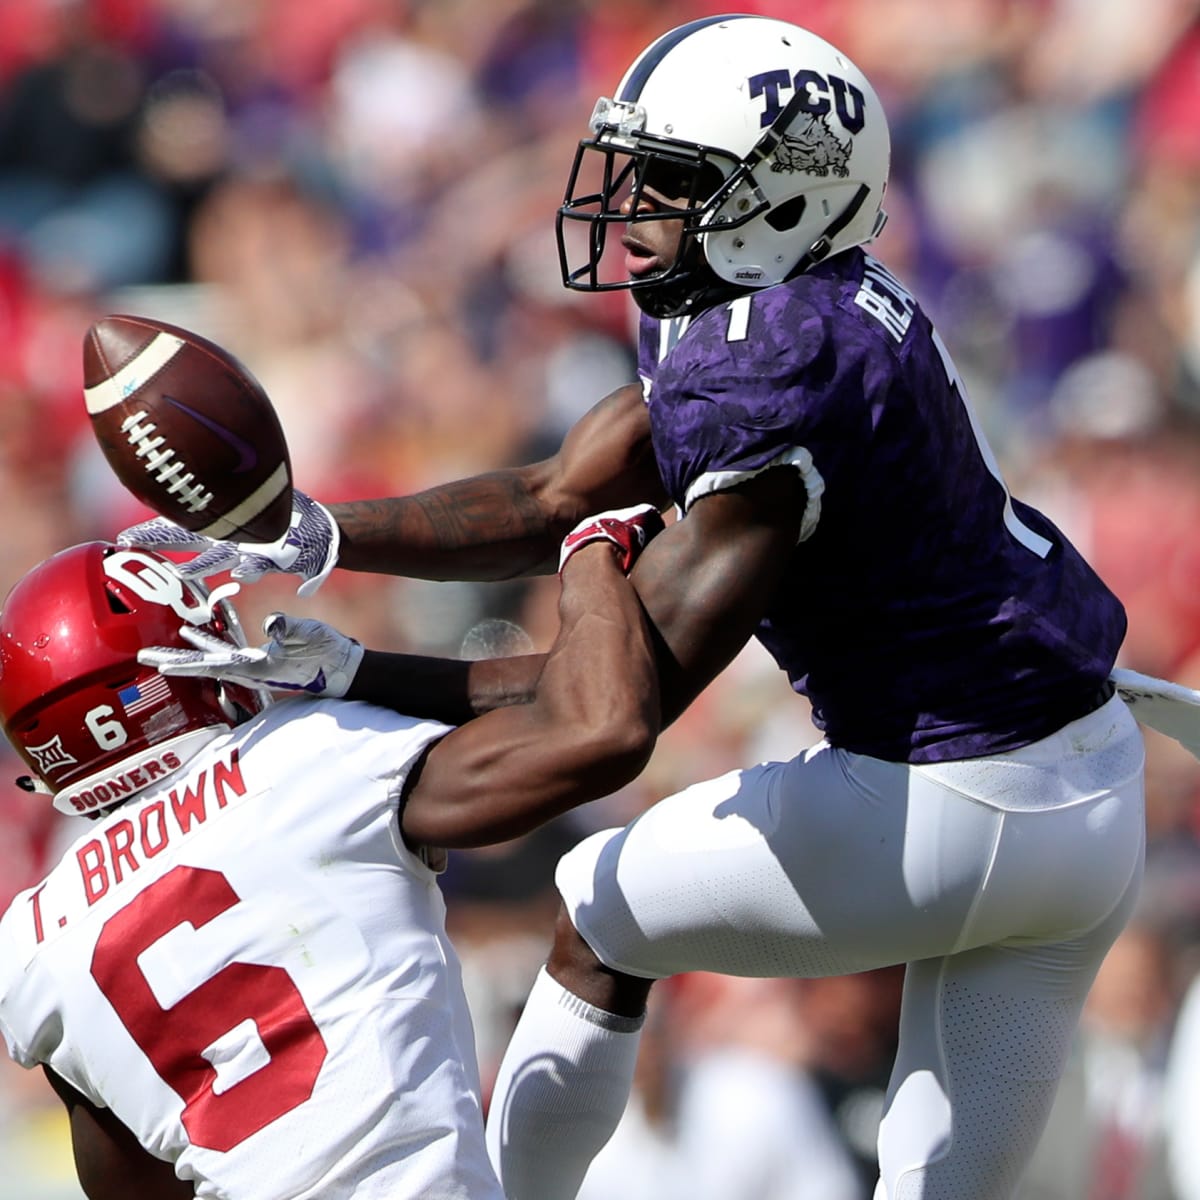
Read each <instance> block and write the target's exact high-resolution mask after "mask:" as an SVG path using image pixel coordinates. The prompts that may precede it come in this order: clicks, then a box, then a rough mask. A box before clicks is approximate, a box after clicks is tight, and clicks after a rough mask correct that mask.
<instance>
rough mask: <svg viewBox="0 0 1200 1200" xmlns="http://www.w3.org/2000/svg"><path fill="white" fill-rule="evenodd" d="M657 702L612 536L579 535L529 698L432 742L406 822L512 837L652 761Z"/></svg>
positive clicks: (460, 839)
mask: <svg viewBox="0 0 1200 1200" xmlns="http://www.w3.org/2000/svg"><path fill="white" fill-rule="evenodd" d="M518 661H520V660H518ZM529 661H530V662H534V661H536V660H534V659H531V660H529ZM658 713H659V701H658V687H657V679H656V674H655V665H654V647H653V644H652V640H651V636H650V630H649V628H648V626H647V624H646V620H645V617H644V614H643V613H642V609H641V605H640V603H639V602H638V599H637V595H636V593H635V592H634V590H633V588H632V587H631V586H630V584H629V581H628V580H627V579H626V578H625V576H624V575H622V574H621V571H620V568H619V567H618V566H617V564H616V560H615V557H614V552H613V548H612V547H611V546H609V545H608V544H606V543H598V544H596V545H592V546H587V547H584V548H583V549H582V550H580V551H578V552H577V553H576V554H575V555H574V556H573V557H572V559H571V560H570V562H569V563H568V564H567V566H566V568H565V570H564V572H563V590H562V596H561V598H560V601H559V632H558V636H557V638H556V639H555V643H554V645H553V647H552V648H551V649H550V652H549V654H548V655H546V657H545V660H544V662H543V663H542V665H541V670H540V673H539V675H538V677H537V686H536V690H535V692H534V694H533V697H532V700H531V701H530V702H529V703H525V704H517V705H513V706H511V707H507V708H498V709H496V710H495V711H493V712H489V713H487V714H485V715H484V716H482V717H480V718H479V719H478V720H476V721H471V722H470V723H469V724H466V725H463V726H461V727H460V728H458V729H456V730H454V731H453V732H452V733H450V734H448V735H447V736H446V737H445V738H443V739H442V740H441V741H440V742H438V743H437V745H436V746H434V747H433V749H432V750H431V751H430V752H429V753H428V755H427V756H426V758H425V761H424V763H423V764H422V765H421V767H420V770H419V772H418V773H417V775H416V778H415V781H413V782H412V783H411V784H410V787H409V790H408V795H407V798H406V803H405V807H404V812H403V817H402V824H403V829H404V834H405V836H406V837H407V838H408V839H409V840H410V841H413V842H418V843H425V844H427V845H435V846H473V845H484V844H488V843H492V842H499V841H507V840H508V839H510V838H513V837H516V836H518V835H520V834H522V833H527V832H529V831H530V830H531V829H534V828H536V827H537V826H538V825H541V824H543V823H544V822H545V821H548V820H549V819H550V818H551V817H553V816H556V815H557V814H559V813H561V812H565V811H566V810H567V809H568V808H572V807H575V806H576V805H578V804H582V803H585V802H586V801H589V800H594V799H597V798H598V797H600V796H604V795H607V794H609V793H610V792H613V791H615V790H616V789H617V788H619V787H622V786H623V785H624V784H626V783H627V782H629V780H631V779H633V778H634V777H635V776H636V775H637V774H638V772H639V771H641V769H642V767H643V766H645V764H646V761H647V759H648V758H649V756H650V752H651V750H652V749H653V747H654V742H655V739H656V737H657V735H658Z"/></svg>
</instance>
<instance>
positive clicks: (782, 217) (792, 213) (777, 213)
mask: <svg viewBox="0 0 1200 1200" xmlns="http://www.w3.org/2000/svg"><path fill="white" fill-rule="evenodd" d="M807 207H808V197H807V196H793V197H792V198H791V199H790V200H785V201H784V202H783V203H782V204H780V205H777V206H776V207H775V208H772V209H771V211H770V212H769V213H767V214H766V216H765V217H763V220H764V221H766V223H767V224H768V225H770V227H771V228H772V229H774V230H775V232H776V233H786V232H787V231H788V230H789V229H795V228H796V226H797V225H799V224H800V222H801V220H802V219H803V217H804V210H805V209H806V208H807Z"/></svg>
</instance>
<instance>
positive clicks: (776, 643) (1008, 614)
mask: <svg viewBox="0 0 1200 1200" xmlns="http://www.w3.org/2000/svg"><path fill="white" fill-rule="evenodd" d="M640 340H641V344H640V369H641V373H642V375H643V378H644V380H645V385H646V389H647V403H648V406H649V412H650V420H651V425H652V429H653V438H654V449H655V454H656V456H657V459H658V466H659V471H660V472H661V474H662V478H663V482H664V484H665V485H666V487H667V489H668V491H669V493H670V495H671V497H672V499H673V500H674V501H675V502H676V504H678V505H679V506H680V508H681V509H682V510H683V512H684V513H685V514H686V512H687V510H688V508H689V507H690V506H691V504H692V503H694V502H695V501H696V500H697V499H699V498H700V497H701V496H704V495H705V494H707V493H709V492H712V491H719V490H721V489H723V488H728V487H730V486H733V485H734V484H736V483H737V482H738V481H739V480H744V479H746V478H747V477H749V476H752V475H754V474H755V473H757V472H759V471H762V470H764V469H766V468H767V467H770V466H774V465H778V464H788V465H791V466H792V467H794V468H795V469H797V470H798V471H800V472H801V475H802V477H803V479H804V482H805V487H806V489H807V492H808V503H807V507H806V511H805V517H804V525H803V530H802V532H801V537H800V541H799V543H798V544H797V546H796V549H795V550H794V552H793V553H792V561H791V564H790V567H789V569H788V571H787V573H786V575H785V577H784V580H783V582H782V583H781V585H780V587H779V589H778V591H777V593H776V595H775V596H774V597H772V599H771V601H770V603H769V604H768V606H767V611H766V616H765V619H764V620H763V622H762V624H761V626H760V627H759V630H758V637H759V640H760V641H761V642H762V643H763V645H764V646H765V647H766V648H767V649H768V650H769V651H770V652H771V654H772V655H773V657H774V658H775V660H776V662H778V664H779V665H780V667H781V668H782V669H783V670H784V671H786V672H787V674H788V677H789V679H790V680H791V682H792V686H793V687H794V688H795V690H796V691H798V692H800V693H802V694H803V695H805V696H807V697H809V699H810V700H811V702H812V705H813V712H814V720H815V721H816V723H817V725H818V727H819V728H821V729H822V730H823V731H824V733H825V735H826V737H828V739H829V740H830V741H831V742H832V743H834V744H835V745H837V746H841V747H844V748H846V749H848V750H853V751H857V752H859V753H863V754H870V755H874V756H876V757H878V758H885V759H890V760H893V761H909V762H937V761H943V760H946V759H953V758H970V757H977V756H979V755H983V754H988V753H991V752H995V751H1001V750H1008V749H1012V748H1014V747H1017V746H1021V745H1025V744H1027V743H1029V742H1032V741H1035V740H1037V739H1038V738H1041V737H1044V736H1046V735H1047V734H1049V733H1051V732H1053V731H1054V730H1055V729H1058V728H1059V727H1061V726H1062V725H1063V724H1065V723H1066V722H1067V721H1070V720H1072V719H1074V718H1076V717H1078V716H1081V715H1083V714H1084V713H1086V712H1089V711H1091V710H1092V709H1093V708H1094V707H1096V705H1097V703H1098V702H1099V698H1100V696H1101V695H1102V689H1103V688H1104V687H1105V686H1106V683H1107V679H1108V674H1109V672H1110V670H1111V669H1112V666H1113V662H1114V660H1115V658H1116V654H1117V650H1118V648H1119V647H1120V645H1121V641H1122V639H1123V638H1124V635H1125V612H1124V609H1123V607H1122V606H1121V603H1120V602H1119V601H1118V600H1117V598H1116V597H1115V596H1114V595H1113V594H1112V593H1111V592H1110V591H1109V590H1108V588H1106V587H1105V586H1104V584H1103V583H1102V582H1101V581H1100V579H1099V577H1098V576H1097V575H1096V573H1095V572H1094V571H1093V570H1092V569H1091V567H1089V566H1088V564H1087V563H1086V562H1085V561H1084V560H1083V558H1082V557H1081V556H1080V554H1079V553H1078V551H1076V550H1075V548H1074V547H1073V546H1072V545H1071V544H1070V543H1069V542H1068V541H1067V540H1066V538H1064V537H1063V535H1062V534H1061V533H1060V532H1059V530H1058V529H1056V528H1055V526H1054V525H1053V524H1052V523H1051V522H1050V521H1048V520H1047V519H1046V518H1045V517H1044V516H1043V515H1042V514H1041V513H1039V512H1037V511H1036V510H1035V509H1032V508H1030V507H1029V506H1028V505H1025V504H1021V503H1020V502H1018V501H1016V500H1013V499H1012V498H1011V497H1010V496H1009V493H1008V491H1007V489H1006V488H1005V486H1004V483H1003V481H1002V479H1001V477H1000V473H999V470H998V468H997V467H996V463H995V459H994V457H993V456H992V453H991V451H990V449H989V448H988V446H987V443H986V441H985V440H984V438H983V436H982V433H981V431H980V429H979V427H978V424H977V422H976V420H975V418H974V416H973V415H972V413H971V410H970V408H969V406H968V403H967V400H966V396H965V394H964V392H963V388H962V384H961V382H960V381H959V378H958V374H957V372H956V370H955V367H954V364H953V362H952V361H951V359H950V356H949V355H948V354H947V353H946V350H945V347H944V346H943V345H942V342H941V339H940V338H939V337H938V335H937V333H936V331H935V330H934V329H933V327H932V325H931V324H930V322H929V320H928V318H927V317H926V316H925V314H924V313H923V312H922V311H921V309H920V308H919V307H918V306H917V304H916V302H915V301H914V300H913V298H912V297H911V296H910V295H909V293H908V292H907V291H906V290H905V289H904V287H903V286H902V285H901V284H899V283H898V282H897V281H896V280H895V279H894V278H893V277H892V275H891V274H890V273H889V272H888V271H887V270H886V269H885V268H884V267H882V266H881V265H880V264H879V263H878V262H876V261H875V260H874V259H872V258H870V257H869V256H868V255H865V254H863V253H862V252H861V251H858V250H855V251H851V252H848V253H844V254H841V255H838V256H836V257H835V258H833V259H830V260H829V261H827V262H826V263H824V264H822V265H820V266H819V267H817V268H815V269H813V270H811V271H809V272H807V273H806V274H803V275H801V276H798V277H797V278H795V279H793V280H789V281H787V282H785V283H782V284H778V285H776V286H775V287H771V288H766V289H764V290H763V291H760V292H754V293H749V294H746V295H743V296H741V297H739V298H738V299H736V300H734V301H732V302H730V303H727V304H722V305H718V306H717V307H715V308H711V309H708V310H707V311H705V312H703V313H701V314H700V315H699V316H697V317H695V318H693V319H691V321H690V322H688V321H686V319H685V320H683V321H678V320H677V321H665V322H659V321H654V320H651V319H650V318H648V317H643V318H642V326H641V339H640ZM685 519H686V517H685Z"/></svg>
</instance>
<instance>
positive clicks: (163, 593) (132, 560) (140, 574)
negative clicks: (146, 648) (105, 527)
mask: <svg viewBox="0 0 1200 1200" xmlns="http://www.w3.org/2000/svg"><path fill="white" fill-rule="evenodd" d="M104 573H105V575H107V576H108V577H109V579H111V580H112V581H113V582H114V583H119V584H121V585H123V586H124V587H127V588H128V589H129V590H130V591H131V592H133V593H134V594H135V595H137V596H140V597H141V598H142V599H143V600H145V601H147V602H148V603H150V604H162V605H165V606H166V607H167V608H170V609H172V610H173V611H174V613H175V615H176V616H177V617H178V618H179V619H180V620H181V621H187V622H188V624H189V625H204V624H206V623H207V622H208V621H211V620H212V608H213V603H214V601H215V600H216V595H215V594H214V596H213V597H211V598H210V599H208V600H205V601H201V602H200V603H199V604H189V603H188V601H187V597H186V596H185V595H184V590H183V588H184V584H183V580H182V579H181V578H180V577H179V576H178V575H176V574H175V572H174V571H172V570H171V568H170V566H168V565H167V564H166V563H164V562H161V561H160V560H157V559H153V558H150V557H149V556H148V555H145V554H141V553H139V552H138V551H137V550H118V551H116V552H115V553H113V554H110V555H108V557H106V558H105V559H104Z"/></svg>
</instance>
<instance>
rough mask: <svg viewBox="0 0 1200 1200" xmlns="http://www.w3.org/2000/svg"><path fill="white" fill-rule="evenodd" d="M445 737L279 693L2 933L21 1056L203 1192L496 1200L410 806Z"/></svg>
mask: <svg viewBox="0 0 1200 1200" xmlns="http://www.w3.org/2000/svg"><path fill="white" fill-rule="evenodd" d="M445 732H446V727H445V726H443V725H440V724H438V723H436V722H420V721H414V720H412V719H409V718H406V717H401V716H398V715H396V714H393V713H390V712H386V711H384V710H382V709H378V708H375V707H372V706H369V705H365V704H359V703H353V702H349V701H341V700H338V701H335V700H317V701H311V700H291V701H287V702H283V703H279V704H276V705H273V706H271V707H270V708H268V709H267V710H266V711H265V712H264V713H262V714H261V715H260V716H258V717H255V718H254V719H253V720H251V721H249V722H247V723H246V724H244V725H241V726H239V727H238V728H237V729H235V730H234V731H233V732H232V733H230V734H227V735H222V736H221V737H219V738H218V739H217V740H215V741H214V742H213V743H211V745H209V746H207V747H205V748H204V749H203V750H202V751H201V752H200V753H199V754H198V755H197V756H196V757H195V758H193V759H192V760H191V761H190V762H189V763H188V764H187V765H186V766H185V767H183V768H182V769H181V770H180V771H178V772H176V773H175V774H174V775H173V776H172V777H171V778H170V779H168V780H166V781H164V782H163V783H161V784H157V785H155V786H154V787H152V788H151V789H149V790H147V791H145V792H143V793H142V794H141V795H140V796H139V797H137V798H136V799H134V800H133V801H131V802H129V803H128V804H126V805H124V806H123V807H121V808H118V809H116V810H115V811H113V812H111V813H109V814H108V815H107V816H106V817H105V819H103V820H101V821H97V822H95V823H89V824H87V825H86V826H85V827H84V828H83V831H82V832H81V833H80V835H79V837H78V838H77V839H76V841H75V842H74V843H73V844H72V845H71V847H70V848H68V850H67V851H66V852H65V854H64V855H63V857H62V859H61V861H60V862H59V863H58V865H57V866H56V867H55V868H54V869H53V870H52V871H51V872H50V874H49V875H48V876H47V877H46V879H45V880H44V881H43V882H41V883H40V884H38V885H37V886H36V887H34V888H31V889H30V890H28V891H26V892H23V893H22V894H21V895H19V896H18V897H17V898H16V900H14V901H13V903H12V905H11V907H10V908H9V910H8V912H7V913H6V914H5V916H4V918H3V921H2V922H0V1032H3V1035H4V1039H5V1041H6V1042H7V1044H8V1049H9V1052H10V1054H12V1056H13V1057H14V1058H15V1059H16V1060H17V1061H18V1062H20V1063H22V1064H23V1065H25V1066H34V1065H36V1064H38V1063H48V1064H49V1065H50V1067H51V1068H52V1069H53V1070H54V1071H56V1072H57V1073H58V1074H59V1075H60V1076H62V1077H63V1078H64V1079H66V1080H67V1081H68V1082H69V1083H70V1084H71V1085H72V1086H73V1087H75V1088H76V1089H77V1090H78V1091H79V1092H81V1093H82V1094H83V1095H85V1096H87V1097H88V1098H89V1099H90V1100H92V1101H93V1102H94V1103H96V1104H98V1105H101V1106H104V1107H108V1108H111V1109H112V1111H113V1112H114V1113H115V1114H116V1115H117V1116H118V1117H119V1118H120V1119H121V1120H122V1121H123V1122H124V1124H126V1125H127V1126H128V1127H129V1128H130V1129H131V1130H132V1131H133V1132H134V1133H135V1134H136V1135H137V1138H138V1140H139V1141H140V1142H141V1143H142V1145H143V1146H145V1147H146V1148H147V1149H148V1150H149V1151H150V1152H151V1153H152V1154H154V1155H156V1156H158V1157H159V1158H163V1159H166V1160H168V1161H171V1162H174V1163H175V1169H176V1173H177V1174H178V1175H179V1176H180V1177H181V1178H183V1179H186V1180H189V1181H191V1182H192V1183H193V1185H194V1186H195V1188H196V1194H197V1195H198V1196H204V1197H222V1198H226V1197H228V1198H233V1200H247V1198H250V1197H253V1198H254V1200H284V1198H288V1200H299V1198H301V1197H314V1198H315V1197H320V1198H321V1200H340V1198H343V1197H354V1198H355V1200H366V1198H373V1197H387V1200H404V1198H406V1197H414V1198H415V1197H421V1200H435V1198H436V1200H464V1198H467V1197H470V1198H471V1200H478V1198H481V1197H482V1198H484V1200H501V1196H502V1194H501V1192H500V1189H499V1186H498V1184H497V1183H496V1181H495V1176H494V1175H493V1173H492V1170H491V1168H490V1166H489V1165H488V1162H487V1156H486V1151H485V1149H484V1143H483V1120H482V1113H481V1106H480V1089H479V1078H478V1069H477V1066H476V1059H475V1046H474V1037H473V1033H472V1028H471V1021H470V1016H469V1013H468V1011H467V1006H466V999H465V996H464V993H463V988H462V981H461V977H460V969H459V964H458V960H457V957H456V955H455V953H454V950H453V948H452V947H451V945H450V943H449V941H448V940H447V937H446V933H445V907H444V904H443V900H442V895H441V892H440V890H439V888H438V886H437V882H436V876H435V874H434V873H433V872H432V871H431V870H430V869H429V868H428V867H426V866H425V865H424V864H423V863H422V862H421V861H420V860H419V859H418V858H417V857H416V856H414V855H413V854H412V853H410V852H409V851H408V850H407V849H406V848H405V847H404V845H403V843H402V841H401V839H400V834H399V824H398V820H397V815H396V813H397V804H396V802H397V796H398V794H399V791H400V788H401V785H402V784H403V781H404V778H405V776H406V775H407V773H408V771H409V770H410V768H411V766H412V764H413V763H414V761H415V760H416V758H417V757H418V756H419V755H420V753H421V751H422V750H423V749H424V748H425V747H426V746H428V745H429V744H430V743H431V742H432V741H433V740H435V739H436V738H438V737H440V736H441V735H442V734H444V733H445ZM82 824H83V823H82V822H81V825H82Z"/></svg>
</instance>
